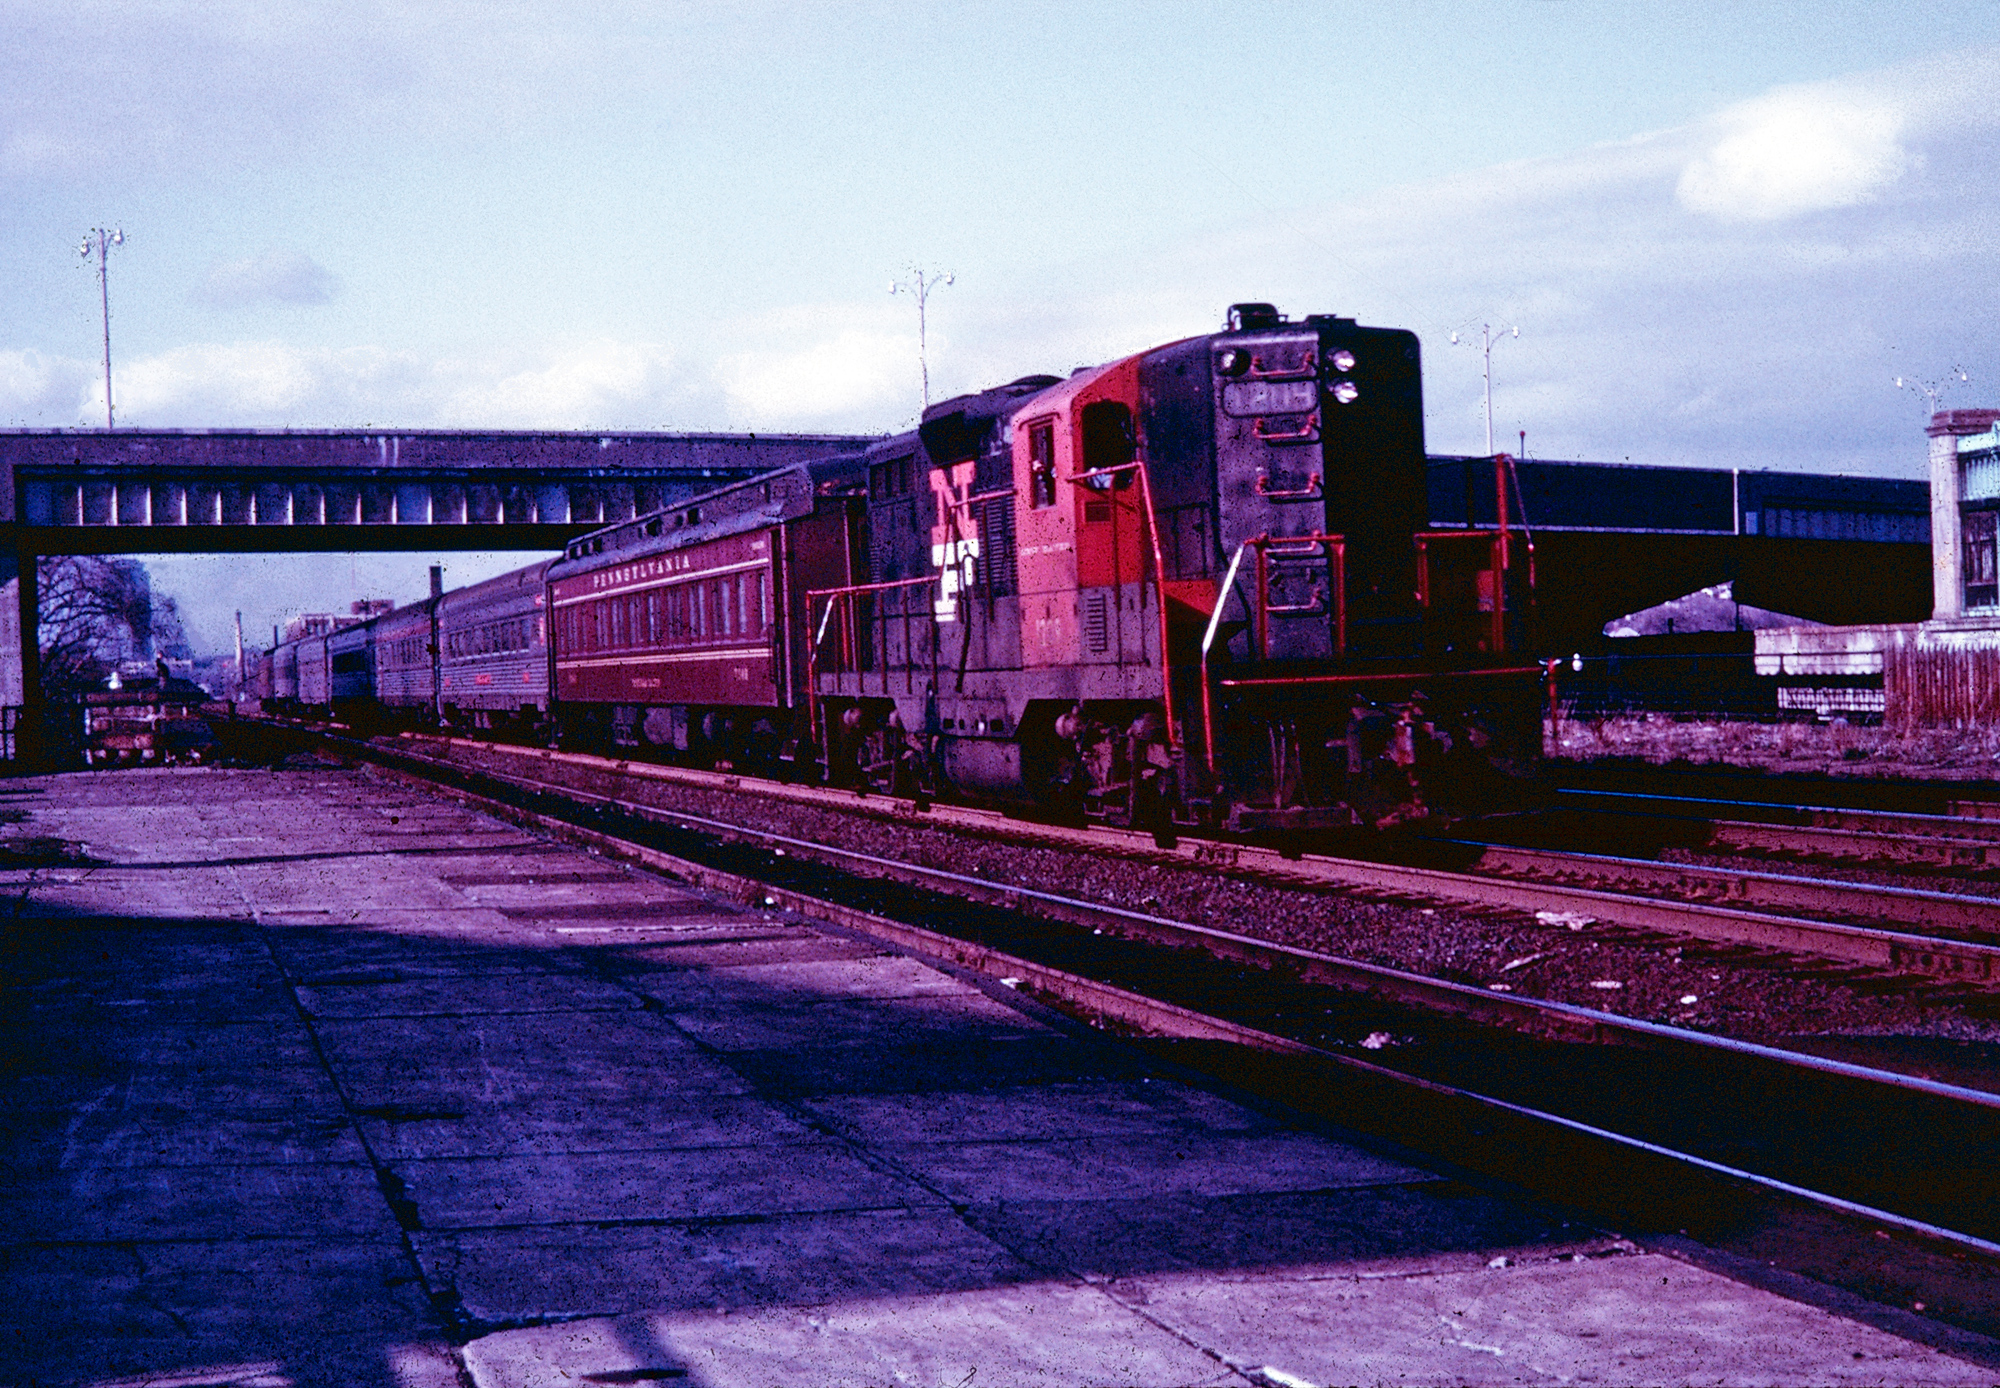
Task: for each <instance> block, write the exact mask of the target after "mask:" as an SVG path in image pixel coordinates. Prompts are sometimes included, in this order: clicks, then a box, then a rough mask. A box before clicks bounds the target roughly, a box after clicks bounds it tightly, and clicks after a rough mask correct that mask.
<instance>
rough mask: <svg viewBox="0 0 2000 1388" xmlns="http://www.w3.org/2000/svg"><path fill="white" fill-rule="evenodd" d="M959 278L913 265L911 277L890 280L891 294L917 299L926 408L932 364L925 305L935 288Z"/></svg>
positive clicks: (929, 396)
mask: <svg viewBox="0 0 2000 1388" xmlns="http://www.w3.org/2000/svg"><path fill="white" fill-rule="evenodd" d="M957 279H958V276H957V275H955V274H953V273H952V272H951V271H949V270H945V271H942V272H940V271H937V270H931V271H928V272H926V271H925V270H924V269H923V268H922V267H921V266H917V265H912V266H911V267H910V278H909V279H907V280H891V281H890V282H889V292H890V293H891V294H908V295H910V296H911V297H912V298H914V299H915V300H916V301H917V369H918V370H919V371H920V372H922V373H923V378H924V408H925V409H929V408H930V407H931V365H930V349H929V343H928V341H927V336H926V332H925V323H924V306H925V304H926V303H928V302H929V300H930V297H931V291H932V290H933V289H936V288H937V287H938V286H939V285H945V284H952V283H955V282H956V281H957Z"/></svg>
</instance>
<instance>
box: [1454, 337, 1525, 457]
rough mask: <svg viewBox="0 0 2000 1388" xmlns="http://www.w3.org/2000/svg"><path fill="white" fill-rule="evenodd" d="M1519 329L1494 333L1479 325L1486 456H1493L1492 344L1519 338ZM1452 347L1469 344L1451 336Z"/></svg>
mask: <svg viewBox="0 0 2000 1388" xmlns="http://www.w3.org/2000/svg"><path fill="white" fill-rule="evenodd" d="M1520 335H1521V330H1520V329H1519V328H1501V329H1499V330H1498V331H1495V329H1494V327H1493V325H1492V324H1490V323H1481V324H1480V325H1479V351H1480V355H1481V356H1483V357H1484V358H1485V360H1486V456H1487V457H1489V458H1490V457H1492V456H1493V344H1494V343H1495V342H1497V341H1500V340H1501V339H1503V338H1509V337H1519V336H1520ZM1451 340H1452V344H1453V345H1454V346H1465V347H1470V346H1471V345H1472V344H1471V343H1470V342H1464V343H1460V342H1459V340H1458V334H1457V333H1453V334H1452V335H1451Z"/></svg>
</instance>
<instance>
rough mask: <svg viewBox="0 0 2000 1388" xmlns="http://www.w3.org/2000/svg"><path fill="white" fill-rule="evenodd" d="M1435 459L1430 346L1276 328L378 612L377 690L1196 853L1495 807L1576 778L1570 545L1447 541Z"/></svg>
mask: <svg viewBox="0 0 2000 1388" xmlns="http://www.w3.org/2000/svg"><path fill="white" fill-rule="evenodd" d="M1425 468H1426V458H1425V454H1424V437H1423V394H1422V372H1421V361H1420V358H1419V349H1418V343H1417V339H1416V338H1415V337H1414V336H1413V335H1412V334H1410V333H1407V332H1402V331H1397V330H1392V329H1384V328H1369V327H1363V326H1361V325H1359V324H1358V323H1356V322H1355V321H1354V320H1352V319H1347V318H1336V317H1331V316H1319V315H1315V316H1312V317H1308V318H1306V319H1304V320H1301V321H1296V322H1294V321H1290V320H1288V319H1286V318H1285V317H1284V316H1283V315H1281V314H1279V313H1278V312H1277V311H1276V310H1275V309H1273V308H1272V307H1271V306H1269V305H1267V304H1239V305H1236V306H1235V307H1233V308H1232V309H1231V310H1230V314H1229V321H1228V323H1227V325H1226V326H1225V327H1224V329H1223V330H1222V331H1220V332H1217V333H1212V334H1209V335H1206V336H1202V337H1195V338H1189V339H1186V340H1184V341H1181V342H1175V343H1170V344H1168V345H1166V346H1163V347H1158V348H1154V349H1152V350H1150V351H1146V352H1141V353H1139V354H1137V355H1135V356H1130V357H1126V358H1123V359H1122V360H1119V361H1115V362H1112V363H1110V364H1108V365H1105V366H1099V367H1095V368H1090V369H1086V370H1081V371H1078V372H1076V373H1075V374H1073V375H1071V376H1069V377H1067V378H1058V377H1053V376H1029V377H1024V378H1022V379H1020V380H1017V381H1013V382H1010V383H1009V384H1007V385H1004V386H1000V387H997V388H995V389H992V390H987V391H984V392H981V393H979V394H976V395H968V396H961V397H959V398H957V399H953V400H947V401H944V402H942V403H940V404H938V405H934V406H932V407H930V408H929V409H927V410H926V411H925V412H924V415H923V419H922V422H921V424H920V425H919V427H918V428H917V429H915V430H913V431H911V432H908V433H904V434H899V435H895V436H893V437H889V438H885V439H882V440H880V441H879V442H877V443H875V444H874V445H872V446H870V447H869V448H867V449H866V450H865V451H863V452H861V453H858V454H854V455H849V456H845V457H840V458H834V459H827V460H821V461H816V462H812V463H805V464H799V465H795V466H793V467H790V468H786V469H782V470H780V471H776V472H773V473H769V474H766V475H764V476H761V477H758V478H754V479H752V480H750V481H747V482H741V483H737V484H734V485H731V486H728V487H724V488H720V489H718V490H716V491H713V492H710V493H707V494H705V495H703V496H699V497H695V498H692V499H690V500H687V501H684V502H681V503H679V504H677V505H675V506H673V507H671V508H668V509H666V510H663V511H658V512H654V513H651V514H649V515H644V516H640V517H637V518H635V519H633V520H630V521H627V522H624V523H621V524H617V525H613V526H608V527H606V528H605V529H603V530H600V531H597V532H594V533H592V534H590V535H587V536H584V537H583V538H581V539H578V540H576V541H574V542H572V543H571V544H570V545H569V547H568V548H567V550H566V551H565V552H564V554H563V555H562V556H561V557H560V558H557V559H556V560H554V561H552V562H546V563H544V564H539V565H536V566H533V567H532V568H530V569H524V570H522V571H521V572H520V573H518V574H512V575H507V576H505V577H504V578H502V579H496V580H492V581H490V582H489V583H486V584H482V585H480V586H479V587H477V588H474V589H468V590H464V591H463V592H459V593H446V594H443V595H442V596H438V597H433V598H431V599H430V600H429V601H427V602H425V603H421V604H417V605H415V606H414V607H409V608H403V609H399V610H398V611H396V612H392V613H389V614H387V615H385V616H381V617H377V618H375V619H374V620H373V622H372V623H370V624H368V629H369V630H372V631H374V632H376V633H377V638H376V639H377V642H378V644H379V645H380V647H381V649H378V650H375V651H374V653H373V658H372V661H371V662H369V664H368V668H371V669H373V670H375V671H376V672H377V677H378V681H379V682H380V686H381V687H380V688H379V689H378V690H377V691H376V692H375V698H376V699H377V700H378V701H379V702H380V703H382V704H385V705H390V706H394V707H400V708H402V709H404V710H407V711H415V712H417V713H419V714H426V715H429V716H433V717H435V718H438V719H441V720H442V721H445V722H447V723H460V724H468V723H469V724H472V725H475V726H481V727H504V728H513V729H516V730H522V731H527V730H536V731H539V732H541V733H544V734H546V735H551V736H554V737H556V738H558V739H559V740H561V741H562V742H564V743H565V744H566V745H572V746H581V747H586V748H589V747H594V748H597V749H600V750H604V751H614V750H620V751H626V752H629V751H634V750H641V749H647V748H651V749H657V750H658V751H659V752H660V753H661V754H662V755H680V756H685V757H689V758H693V759H697V760H702V761H710V762H728V763H731V764H736V765H769V766H774V767H778V768H783V769H786V770H788V771H789V772H790V773H791V774H794V775H799V776H806V777H813V778H819V777H825V778H828V779H831V780H833V781H834V782H836V783H845V784H852V785H856V786H859V787H873V788H877V789H880V790H883V791H887V792H891V793H898V794H907V795H911V796H916V797H924V796H937V795H947V794H952V793H959V794H964V795H968V796H973V797H978V798H986V799H997V800H1010V801H1018V802H1030V803H1036V804H1041V805H1044V806H1047V807H1050V808H1051V809H1053V810H1054V811H1055V812H1058V813H1061V814H1064V815H1068V816H1082V817H1087V818H1091V819H1100V820H1104V821H1109V822H1113V823H1124V824H1140V825H1150V826H1153V827H1155V828H1157V829H1160V830H1162V831H1167V830H1170V829H1171V827H1172V826H1174V825H1176V824H1186V825H1194V824H1208V825H1215V826H1220V827H1226V828H1230V829H1235V830H1242V831H1253V830H1272V829H1278V830H1293V829H1305V828H1310V827H1314V826H1321V825H1346V824H1356V823H1362V824H1373V825H1384V824H1389V823H1394V822H1396V821H1398V820H1402V819H1409V818H1414V817H1418V816H1421V815H1424V814H1427V813H1429V812H1431V810H1432V809H1433V808H1436V807H1445V808H1448V809H1452V810H1457V809H1461V808H1475V807H1476V805H1477V802H1479V801H1480V800H1481V799H1482V798H1490V797H1491V796H1492V794H1493V793H1494V792H1495V791H1496V790H1498V789H1502V788H1504V787H1506V786H1507V785H1508V784H1509V782H1510V780H1511V775H1512V773H1515V772H1518V771H1521V770H1524V769H1526V768H1527V767H1529V766H1530V765H1532V763H1533V762H1534V760H1535V758H1536V757H1537V756H1538V755H1539V751H1540V730H1541V724H1540V703H1539V691H1540V688H1541V684H1540V676H1541V670H1540V667H1539V666H1538V665H1536V664H1535V662H1533V661H1532V660H1530V659H1526V658H1524V657H1523V656H1521V655H1519V654H1516V652H1517V651H1518V650H1519V648H1521V647H1522V646H1523V645H1524V644H1525V634H1526V627H1527V619H1528V616H1529V612H1530V607H1531V601H1532V594H1531V588H1532V581H1531V579H1530V577H1529V575H1530V574H1531V572H1532V568H1531V565H1532V555H1531V552H1530V551H1529V549H1528V547H1527V546H1526V545H1525V544H1523V543H1522V542H1521V537H1520V536H1519V535H1518V534H1515V533H1511V532H1510V531H1509V529H1508V526H1507V523H1506V519H1505V517H1506V509H1507V508H1506V505H1505V498H1506V492H1505V488H1504V487H1502V488H1501V490H1500V492H1499V493H1498V500H1499V503H1500V512H1499V514H1500V522H1499V524H1498V525H1497V526H1496V527H1493V528H1490V529H1484V530H1476V529H1457V530H1449V531H1436V532H1433V531H1428V530H1427V529H1426V495H1425ZM325 639H328V640H332V639H335V638H332V637H329V638H325ZM341 639H343V640H345V641H348V642H350V643H351V642H352V640H353V639H354V638H352V637H344V638H341ZM287 655H288V653H287V652H286V651H284V650H283V649H281V650H280V651H279V652H278V653H277V656H278V660H277V662H276V663H275V664H274V667H273V668H274V670H276V669H277V668H278V667H279V666H284V665H285V664H286V657H287ZM296 659H297V661H298V662H300V663H299V666H298V668H299V669H300V670H301V671H302V672H303V671H304V669H305V668H306V665H307V664H309V663H310V662H309V661H306V659H305V657H304V655H302V654H301V655H298V656H297V657H296ZM350 663H353V664H356V668H360V665H359V663H358V662H355V661H353V659H352V658H351V657H350ZM287 668H289V667H287ZM544 672H546V674H545V675H544ZM274 679H275V680H276V683H275V685H274V687H281V686H282V678H281V677H277V676H274ZM299 687H300V689H301V691H303V690H304V687H305V682H304V679H303V674H301V677H300V685H299ZM305 702H311V700H305Z"/></svg>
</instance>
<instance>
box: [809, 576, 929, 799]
mask: <svg viewBox="0 0 2000 1388" xmlns="http://www.w3.org/2000/svg"><path fill="white" fill-rule="evenodd" d="M936 581H937V580H936V578H935V576H933V575H926V576H925V577H923V578H899V579H891V580H890V581H888V582H886V583H850V584H846V585H844V586H842V587H839V588H808V589H807V590H806V621H807V622H808V623H810V622H811V621H812V602H813V599H814V598H825V599H826V611H825V612H823V613H821V614H820V619H819V629H818V630H817V631H815V632H814V633H813V639H812V641H811V642H810V643H809V644H808V645H807V646H806V727H807V728H808V729H809V730H810V731H811V733H812V737H813V742H814V743H815V745H817V746H819V747H820V749H821V751H820V755H821V757H822V758H825V759H827V760H828V761H830V760H831V758H832V752H833V749H832V746H831V739H830V738H828V737H827V736H826V735H825V733H824V732H823V730H822V728H821V726H820V713H821V711H820V701H819V648H820V646H821V645H823V644H824V643H825V641H826V629H827V627H829V626H831V625H832V624H833V609H834V608H835V606H837V605H840V604H841V603H842V602H843V600H844V601H845V603H846V606H845V607H842V610H841V615H842V618H843V625H845V623H846V620H847V619H848V614H849V612H850V610H851V609H852V606H853V602H854V599H855V597H856V596H857V595H859V594H863V593H883V592H888V591H890V590H891V589H897V588H919V587H923V588H927V587H929V586H930V585H931V584H932V583H934V582H936ZM908 616H909V614H908V613H905V614H904V618H905V620H908ZM931 620H932V621H936V620H937V619H936V617H935V615H933V617H932V619H931ZM850 634H851V633H850ZM849 644H850V645H851V644H852V642H851V641H850V642H849ZM871 649H872V647H871ZM851 655H852V652H850V656H851ZM885 661H886V657H885ZM851 663H852V664H854V665H855V667H856V670H855V678H856V679H857V680H859V678H860V669H859V667H860V661H859V660H858V659H857V660H852V661H851ZM888 677H889V672H888V667H887V665H886V664H885V665H884V667H883V671H882V678H883V680H884V681H885V685H884V692H885V693H886V692H887V686H886V681H887V680H888Z"/></svg>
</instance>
